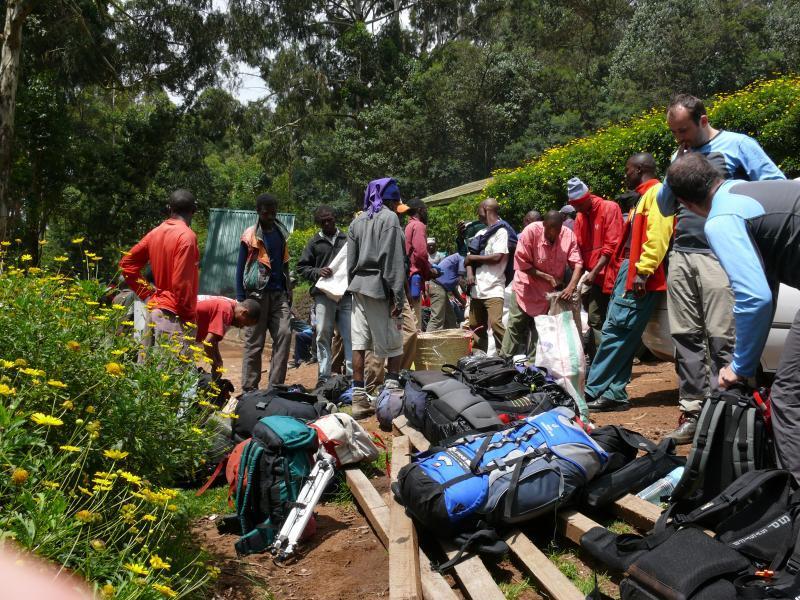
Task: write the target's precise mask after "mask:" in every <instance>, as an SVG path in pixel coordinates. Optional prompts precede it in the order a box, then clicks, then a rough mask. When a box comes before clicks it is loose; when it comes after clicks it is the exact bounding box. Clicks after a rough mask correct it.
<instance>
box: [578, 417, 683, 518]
mask: <svg viewBox="0 0 800 600" xmlns="http://www.w3.org/2000/svg"><path fill="white" fill-rule="evenodd" d="M589 435H591V436H592V439H593V440H594V441H595V442H597V444H598V445H599V446H600V447H601V448H603V450H605V451H606V452H608V462H607V463H606V466H605V469H603V473H602V474H601V475H600V476H599V477H597V478H595V479H593V480H592V481H590V482H589V483H587V484H586V486H585V487H584V488H583V491H582V494H581V497H582V499H583V503H584V504H586V505H587V506H591V507H592V508H599V507H602V506H606V505H607V504H611V503H612V502H614V501H615V500H617V499H619V498H621V497H622V496H624V495H625V494H628V493H630V492H638V491H640V490H642V489H644V488H645V487H647V486H648V485H650V484H651V483H653V482H655V481H658V480H659V479H661V478H662V477H664V476H665V475H666V474H667V473H669V472H670V471H672V470H673V469H675V467H678V466H681V465H683V464H684V463H685V459H684V458H683V457H681V456H676V455H675V441H674V440H672V439H671V438H665V439H663V440H662V441H661V442H660V443H658V444H656V443H655V442H653V441H651V440H648V439H647V438H646V437H644V436H643V435H641V434H640V433H637V432H635V431H631V430H629V429H625V428H624V427H618V426H616V425H606V426H605V427H600V428H598V429H595V430H594V431H592V432H591V433H590V434H589ZM640 450H643V451H644V454H643V455H642V456H639V457H638V458H637V454H638V453H639V451H640Z"/></svg>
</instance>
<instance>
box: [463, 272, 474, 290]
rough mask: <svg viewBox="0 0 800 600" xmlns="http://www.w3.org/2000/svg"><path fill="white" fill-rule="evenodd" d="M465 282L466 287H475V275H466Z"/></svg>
mask: <svg viewBox="0 0 800 600" xmlns="http://www.w3.org/2000/svg"><path fill="white" fill-rule="evenodd" d="M465 281H466V282H467V287H470V286H473V285H475V275H467V278H466V280H465Z"/></svg>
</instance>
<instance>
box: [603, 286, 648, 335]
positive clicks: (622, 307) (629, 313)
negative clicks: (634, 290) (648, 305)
mask: <svg viewBox="0 0 800 600" xmlns="http://www.w3.org/2000/svg"><path fill="white" fill-rule="evenodd" d="M641 310H642V308H641V306H639V302H638V300H636V298H630V297H628V295H627V294H626V295H625V296H623V297H617V298H614V299H613V300H612V301H611V304H610V306H609V307H608V321H609V324H610V325H612V326H613V327H619V328H621V329H632V328H633V326H634V324H635V323H636V320H637V319H638V317H639V311H641Z"/></svg>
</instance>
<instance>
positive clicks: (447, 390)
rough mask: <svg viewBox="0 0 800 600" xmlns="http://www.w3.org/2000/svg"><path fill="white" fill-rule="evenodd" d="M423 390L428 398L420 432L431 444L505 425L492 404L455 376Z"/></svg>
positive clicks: (430, 384) (427, 386) (431, 384)
mask: <svg viewBox="0 0 800 600" xmlns="http://www.w3.org/2000/svg"><path fill="white" fill-rule="evenodd" d="M422 390H423V391H424V392H425V393H426V394H427V395H428V401H427V403H426V404H425V413H424V416H423V418H422V427H421V431H422V435H424V436H425V438H426V439H427V440H428V441H429V442H430V443H431V444H434V445H436V444H440V443H442V442H443V441H444V440H448V439H452V438H454V437H459V436H460V435H462V434H464V433H466V432H480V431H488V430H495V429H500V428H501V427H503V422H502V421H501V420H500V419H499V418H498V417H497V414H496V413H495V411H494V409H493V408H492V407H491V405H490V404H489V403H488V402H487V401H486V400H484V399H483V398H482V397H480V396H476V395H475V394H473V393H472V391H471V390H470V388H469V387H467V386H466V385H464V384H463V383H461V382H459V381H456V380H455V379H446V380H444V381H437V382H436V383H429V384H428V385H426V386H425V387H423V388H422Z"/></svg>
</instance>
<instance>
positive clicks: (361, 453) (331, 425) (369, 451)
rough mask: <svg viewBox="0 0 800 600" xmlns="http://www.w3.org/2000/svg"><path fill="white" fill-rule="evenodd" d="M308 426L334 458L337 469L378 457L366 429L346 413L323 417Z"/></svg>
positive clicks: (376, 449)
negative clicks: (313, 430) (314, 431)
mask: <svg viewBox="0 0 800 600" xmlns="http://www.w3.org/2000/svg"><path fill="white" fill-rule="evenodd" d="M310 426H311V427H313V428H314V429H316V430H317V436H318V438H319V443H320V444H322V445H323V446H324V447H325V450H326V451H327V452H328V454H330V455H332V456H333V457H335V458H336V464H337V466H339V467H341V466H344V465H352V464H355V463H357V462H361V461H365V462H372V461H374V460H376V459H377V458H378V456H379V455H380V451H379V450H378V448H377V447H376V446H375V444H374V443H373V442H372V438H371V437H370V435H369V433H367V431H366V429H364V428H363V427H362V426H361V425H360V424H359V423H358V422H357V421H356V420H355V419H354V418H353V417H351V416H350V415H348V414H346V413H334V414H332V415H325V416H324V417H320V418H319V419H317V420H316V421H314V422H313V423H310Z"/></svg>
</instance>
